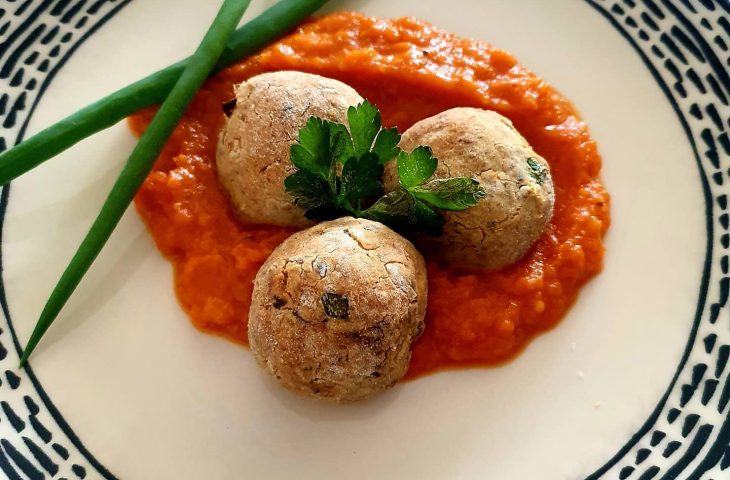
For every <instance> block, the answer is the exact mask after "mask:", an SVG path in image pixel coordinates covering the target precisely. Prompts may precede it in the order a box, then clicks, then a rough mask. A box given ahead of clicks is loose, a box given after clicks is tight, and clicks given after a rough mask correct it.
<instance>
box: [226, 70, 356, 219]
mask: <svg viewBox="0 0 730 480" xmlns="http://www.w3.org/2000/svg"><path fill="white" fill-rule="evenodd" d="M235 93H236V105H235V107H234V108H233V110H232V112H231V114H230V116H229V117H228V120H227V121H226V124H225V126H224V127H223V130H222V132H221V135H220V139H219V142H218V151H217V155H216V161H217V165H218V176H219V178H220V182H221V184H222V185H223V188H224V189H225V190H226V192H228V196H229V197H230V199H231V201H232V203H233V206H234V208H235V210H236V212H237V214H238V216H239V218H241V219H242V220H243V221H245V222H249V223H261V224H271V225H282V226H290V227H296V228H301V227H305V226H308V225H311V224H312V222H310V221H309V220H307V219H306V218H305V217H304V211H303V210H302V209H300V208H299V207H297V206H295V205H293V204H292V198H291V197H290V196H289V194H287V193H286V191H285V190H284V178H286V177H287V176H288V175H289V174H291V173H293V172H294V170H295V169H294V167H293V166H292V164H291V162H290V159H289V148H290V147H291V145H292V144H294V143H295V142H296V141H297V140H298V138H299V129H301V128H302V127H304V125H305V124H306V123H307V120H308V119H309V117H312V116H316V117H320V118H322V119H324V120H330V121H334V122H339V123H343V124H345V125H346V124H347V109H348V107H350V106H354V105H357V104H358V103H361V102H362V101H363V98H362V97H361V96H360V95H358V94H357V92H356V91H355V90H353V89H352V88H350V87H349V86H347V85H345V84H344V83H342V82H339V81H337V80H332V79H330V78H324V77H320V76H319V75H312V74H309V73H302V72H289V71H282V72H273V73H264V74H261V75H257V76H255V77H252V78H250V79H249V80H247V81H245V82H243V83H242V84H240V85H238V86H237V87H236V90H235Z"/></svg>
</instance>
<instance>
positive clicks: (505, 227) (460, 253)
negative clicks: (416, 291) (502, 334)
mask: <svg viewBox="0 0 730 480" xmlns="http://www.w3.org/2000/svg"><path fill="white" fill-rule="evenodd" d="M420 145H427V146H429V147H431V149H432V150H433V153H434V156H436V157H437V158H438V160H439V163H438V168H437V170H436V173H435V178H445V177H457V176H466V177H472V178H475V179H476V180H477V181H479V183H480V184H481V186H482V187H483V188H484V189H485V190H486V193H487V194H486V197H484V198H483V199H481V200H480V201H479V203H478V204H477V205H476V206H475V207H472V208H469V209H467V210H464V211H461V212H443V213H444V218H445V224H444V233H443V235H442V236H441V237H435V238H423V239H422V242H421V245H422V246H423V247H424V249H426V250H428V251H429V252H430V253H431V254H433V255H435V256H437V257H439V258H441V259H443V260H444V261H446V262H448V263H449V264H452V265H456V266H459V267H462V268H467V269H498V268H501V267H504V266H506V265H509V264H511V263H514V262H516V261H517V260H519V259H520V258H521V257H522V256H523V255H524V254H525V253H526V252H527V251H528V250H529V249H530V247H531V246H532V245H533V244H534V243H535V241H536V240H537V239H538V237H539V236H540V234H541V233H542V232H543V230H544V229H545V226H546V225H547V224H548V222H549V221H550V218H551V217H552V213H553V203H554V200H555V197H554V193H553V182H552V178H551V176H550V169H549V166H548V164H547V162H546V161H545V160H544V159H543V158H542V157H541V156H540V155H538V154H537V153H535V151H534V150H533V149H532V147H530V145H529V144H528V143H527V141H526V140H525V139H524V138H523V137H522V135H520V134H519V132H517V130H515V128H514V126H513V125H512V122H510V121H509V120H508V119H507V118H505V117H503V116H501V115H499V114H498V113H495V112H492V111H488V110H481V109H477V108H454V109H451V110H447V111H444V112H442V113H439V114H438V115H435V116H433V117H430V118H426V119H424V120H422V121H420V122H418V123H416V124H415V125H413V126H412V127H411V128H409V129H408V130H406V131H405V132H404V133H403V136H402V138H401V142H400V147H401V148H402V149H403V150H405V151H408V152H410V151H412V150H413V149H415V148H416V147H418V146H420ZM384 183H385V188H386V190H393V189H394V188H396V187H397V185H398V171H397V168H396V165H395V162H390V163H389V164H388V165H387V166H386V171H385V179H384Z"/></svg>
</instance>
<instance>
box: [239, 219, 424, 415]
mask: <svg viewBox="0 0 730 480" xmlns="http://www.w3.org/2000/svg"><path fill="white" fill-rule="evenodd" d="M325 295H332V296H334V297H333V298H337V299H340V300H341V298H343V297H344V298H346V310H347V311H346V313H343V310H342V309H340V310H337V311H335V312H332V311H330V312H329V313H330V314H333V313H334V314H335V315H336V316H332V315H329V314H328V312H327V310H326V308H325V305H324V301H323V296H325ZM426 297H427V284H426V266H425V263H424V260H423V257H422V256H421V254H420V253H418V251H417V250H416V249H415V248H414V247H413V245H412V244H411V243H410V242H409V241H408V240H406V239H404V238H402V237H401V236H399V235H398V234H396V233H395V232H393V231H392V230H390V229H389V228H388V227H386V226H384V225H382V224H380V223H377V222H372V221H370V220H363V219H354V218H340V219H337V220H333V221H330V222H324V223H321V224H319V225H317V226H314V227H312V228H309V229H307V230H304V231H301V232H299V233H296V234H294V235H292V236H291V237H290V238H289V239H287V240H286V241H284V243H282V244H281V245H280V246H279V247H278V248H277V249H276V250H275V251H274V252H273V253H272V254H271V256H270V257H269V259H268V260H267V261H266V263H264V265H263V266H262V267H261V269H260V270H259V272H258V274H257V275H256V280H255V282H254V292H253V299H252V302H251V310H250V313H249V324H248V334H249V342H250V345H251V350H252V352H253V354H254V356H255V358H256V359H257V361H258V362H259V363H260V364H261V365H262V366H263V367H264V368H265V369H267V370H268V371H269V372H270V373H271V374H272V375H273V376H274V377H275V378H276V379H277V380H278V382H279V383H281V384H282V385H284V386H285V387H287V388H289V389H291V390H294V391H296V392H299V393H301V394H304V395H307V396H311V397H316V398H322V399H326V400H331V401H336V402H352V401H356V400H361V399H363V398H367V397H370V396H371V395H374V394H376V393H378V392H380V391H382V390H385V389H387V388H389V387H391V386H392V385H394V384H395V383H396V382H397V381H398V380H399V379H400V378H401V377H402V376H403V375H404V374H405V372H406V370H407V368H408V364H409V361H410V357H411V344H412V342H413V341H414V340H415V339H416V338H417V337H418V336H419V335H420V334H421V332H422V331H423V326H424V324H423V319H424V316H425V312H426ZM340 306H342V305H340ZM338 317H339V318H338Z"/></svg>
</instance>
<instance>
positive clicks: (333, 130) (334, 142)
mask: <svg viewBox="0 0 730 480" xmlns="http://www.w3.org/2000/svg"><path fill="white" fill-rule="evenodd" d="M330 145H331V147H330V148H331V150H332V156H333V157H334V158H335V160H336V161H337V162H338V163H342V164H344V163H345V162H346V161H347V160H348V159H349V158H350V157H353V156H355V147H353V145H352V137H350V132H348V131H347V127H346V126H344V125H342V124H341V123H331V124H330Z"/></svg>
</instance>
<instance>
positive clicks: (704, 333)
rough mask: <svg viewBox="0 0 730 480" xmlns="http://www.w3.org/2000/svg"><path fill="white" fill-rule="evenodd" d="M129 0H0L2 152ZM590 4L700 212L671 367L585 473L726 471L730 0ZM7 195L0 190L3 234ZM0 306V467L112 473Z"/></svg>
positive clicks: (14, 475)
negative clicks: (672, 126) (698, 260)
mask: <svg viewBox="0 0 730 480" xmlns="http://www.w3.org/2000/svg"><path fill="white" fill-rule="evenodd" d="M129 1H131V0H35V1H34V0H24V1H20V0H5V5H4V6H3V7H0V84H2V93H1V94H0V126H2V129H1V130H0V151H2V150H4V149H5V148H6V147H7V145H9V144H15V143H18V142H19V141H21V140H22V138H23V136H24V133H25V128H26V126H27V124H28V122H29V119H30V117H31V115H32V113H33V111H34V109H35V107H36V105H37V103H38V101H39V99H40V98H41V96H42V94H43V92H44V91H45V90H46V88H47V86H48V84H49V83H50V82H51V80H52V79H53V77H54V75H55V74H56V72H57V71H58V69H60V68H61V67H62V66H63V64H64V63H65V61H66V60H67V59H68V57H69V56H70V55H71V54H72V53H73V52H74V51H75V50H76V48H77V47H78V46H79V45H80V44H81V43H82V42H83V41H84V40H85V39H86V38H87V37H88V36H89V35H91V34H93V33H94V31H96V30H97V29H98V28H99V27H100V26H101V25H103V24H104V23H105V22H106V21H107V20H108V19H109V18H111V17H112V16H113V15H114V14H115V13H116V12H117V11H119V9H121V8H122V7H123V6H124V5H126V4H127V3H129ZM586 1H587V2H588V3H589V4H590V5H591V6H592V7H594V8H595V10H596V11H597V12H599V13H600V14H601V15H603V16H604V17H605V18H606V19H607V20H608V21H609V22H610V23H611V24H612V25H613V26H614V27H615V28H616V29H617V30H618V31H619V32H620V34H621V35H622V36H623V37H624V38H625V39H626V40H627V41H629V43H630V44H631V45H632V47H633V48H634V49H635V50H636V51H637V53H638V54H639V55H640V56H641V58H642V60H643V61H644V63H645V64H646V66H647V68H648V69H649V70H650V71H651V73H652V75H653V76H654V78H655V79H656V81H657V83H658V84H659V86H660V87H661V88H662V90H663V91H664V93H665V94H666V96H667V99H668V100H669V102H670V103H671V104H672V107H673V108H674V110H675V112H676V113H677V116H678V118H679V120H680V122H681V124H682V126H683V128H684V130H685V132H686V134H687V138H688V139H689V141H690V144H691V146H692V149H693V151H694V153H695V161H696V163H697V166H698V169H699V172H700V177H701V179H702V184H703V191H704V195H705V200H706V205H705V214H706V218H707V222H706V235H707V253H706V258H705V262H704V265H703V266H702V283H701V287H700V290H699V297H698V306H697V311H696V315H695V318H694V321H693V323H692V331H691V335H690V338H689V341H688V343H687V346H686V349H685V351H684V354H683V356H682V358H681V360H680V363H679V366H678V368H677V371H676V374H675V376H674V378H673V379H672V382H671V383H670V385H669V387H668V388H667V391H666V392H665V394H664V395H663V396H662V398H661V399H660V400H659V402H658V404H657V406H656V408H655V409H654V411H653V412H652V413H651V415H650V416H649V418H648V419H647V420H646V422H645V423H644V424H643V425H642V426H641V427H640V428H639V429H638V430H637V432H636V433H635V434H634V435H633V436H632V437H631V438H630V439H629V441H628V442H627V443H626V444H625V445H624V446H623V447H621V448H620V449H619V450H618V451H617V453H616V454H615V455H614V456H613V458H611V459H610V460H609V461H608V462H606V464H605V465H603V466H602V467H600V468H599V469H597V470H596V471H595V472H594V473H592V474H590V475H589V476H588V477H587V480H597V479H599V478H601V479H604V478H605V479H619V480H634V479H635V480H650V479H663V480H671V479H678V478H683V479H688V480H690V479H691V480H720V479H723V478H728V476H730V470H728V468H730V366H728V361H729V359H730V329H729V328H728V327H729V324H728V320H730V316H729V315H728V314H727V313H728V312H727V309H726V306H727V302H728V295H729V290H730V276H729V274H728V270H729V260H728V250H729V249H730V230H729V224H730V217H729V213H728V193H730V191H729V190H728V187H727V185H726V183H725V182H728V184H730V137H729V136H728V135H729V133H728V132H730V75H729V74H728V71H730V1H729V0H675V1H672V0H586ZM9 191H10V187H9V186H8V187H5V188H3V190H2V194H1V195H0V236H1V235H2V220H4V215H5V208H6V206H7V202H8V197H9ZM0 268H1V264H0ZM0 306H1V307H2V310H3V313H4V315H5V318H4V323H3V322H2V321H0V471H1V472H2V473H4V474H5V476H6V477H7V478H9V479H11V480H15V479H22V478H30V479H32V480H35V479H43V478H45V477H46V475H49V476H50V477H52V478H62V479H68V478H77V479H83V478H85V477H86V476H87V474H88V473H89V472H93V473H94V475H92V476H101V477H104V478H111V479H113V478H115V477H114V476H113V475H112V474H111V473H110V472H109V471H108V470H106V469H105V468H104V466H103V465H101V463H99V462H98V461H97V460H96V459H95V458H94V457H93V456H92V455H91V454H90V453H89V452H88V451H87V450H86V449H85V447H84V445H83V444H82V443H81V441H80V440H79V439H78V437H77V436H76V435H75V433H74V432H73V430H72V429H71V428H70V427H69V426H68V424H66V422H65V421H64V420H63V417H62V416H61V414H60V413H59V412H58V410H57V409H56V408H55V406H54V405H53V403H52V402H51V400H50V398H49V397H48V395H46V393H45V391H44V390H43V388H42V386H41V385H40V383H39V382H38V380H37V378H36V377H35V375H34V374H33V371H32V369H31V368H30V367H28V368H26V369H24V370H22V371H19V370H18V369H17V368H16V366H17V362H18V352H20V345H19V342H18V339H17V336H16V335H15V331H14V330H13V326H12V322H11V320H10V315H9V311H8V306H7V302H6V298H5V292H4V286H3V285H2V283H1V279H0ZM9 340H10V341H12V343H13V346H14V347H15V348H11V347H9V346H8V341H9ZM3 342H5V343H3Z"/></svg>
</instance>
